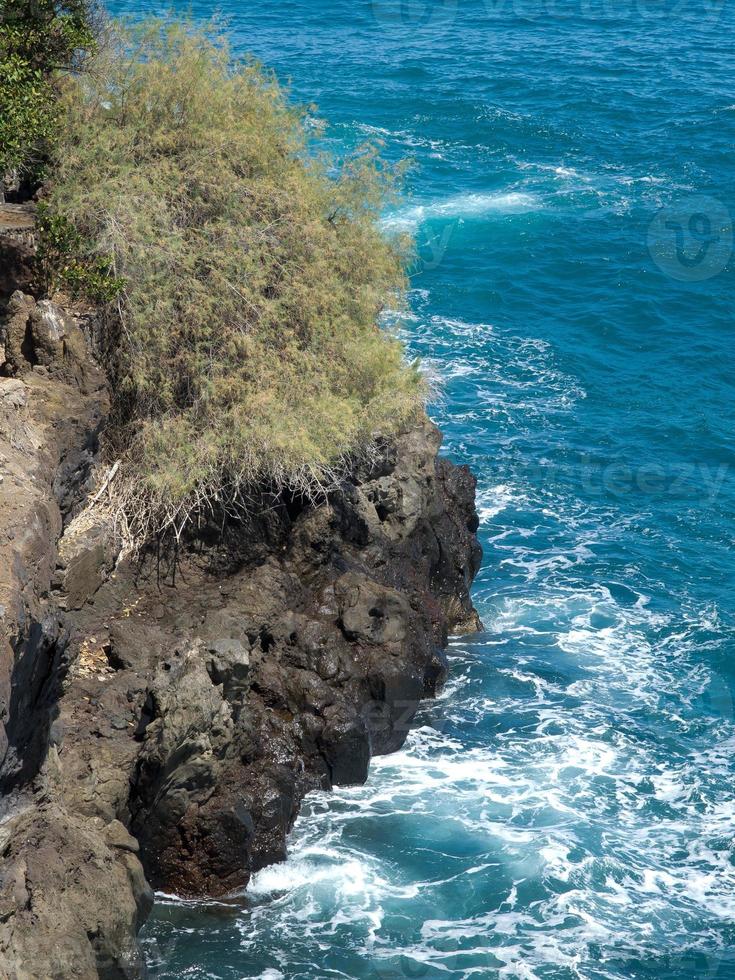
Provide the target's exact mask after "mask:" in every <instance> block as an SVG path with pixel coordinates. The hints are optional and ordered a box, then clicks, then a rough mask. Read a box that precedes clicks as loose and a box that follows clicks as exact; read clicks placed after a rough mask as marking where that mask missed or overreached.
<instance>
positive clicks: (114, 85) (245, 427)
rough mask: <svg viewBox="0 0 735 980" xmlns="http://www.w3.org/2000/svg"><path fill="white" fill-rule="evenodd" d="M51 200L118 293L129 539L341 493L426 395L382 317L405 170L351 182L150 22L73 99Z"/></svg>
mask: <svg viewBox="0 0 735 980" xmlns="http://www.w3.org/2000/svg"><path fill="white" fill-rule="evenodd" d="M66 112H67V115H66V118H65V123H64V127H63V135H62V137H61V140H60V144H59V147H58V167H57V171H56V175H55V179H54V187H53V192H52V194H51V197H50V201H49V206H50V208H51V212H52V213H53V214H55V215H58V216H62V217H63V219H64V221H65V222H68V223H70V224H71V226H73V228H74V229H75V231H76V233H77V234H78V235H79V239H78V243H79V244H80V245H81V243H83V242H87V243H92V244H91V245H89V246H88V248H87V250H86V252H85V253H84V254H80V255H79V261H80V263H81V264H82V265H83V266H85V267H88V266H89V263H90V262H102V263H103V266H102V268H104V269H105V270H107V271H108V272H109V274H110V275H111V276H112V277H114V279H115V281H116V282H118V283H121V284H122V283H124V285H122V289H121V291H120V294H119V296H118V297H117V299H116V301H115V303H114V304H113V305H112V308H111V309H108V313H107V318H106V327H105V331H104V338H103V346H104V348H105V351H106V357H107V360H108V363H109V366H110V371H111V376H112V380H113V391H114V396H115V406H114V418H113V425H112V429H111V437H112V445H113V449H114V453H115V455H116V456H119V457H120V458H121V459H122V460H123V465H122V466H121V469H120V473H121V477H118V479H117V480H116V481H115V484H116V486H117V487H118V490H117V492H118V495H119V497H120V499H121V500H122V501H123V508H124V512H125V515H126V517H127V520H128V522H129V526H130V531H131V535H132V537H133V538H135V539H136V540H138V541H140V540H142V539H144V538H145V537H146V536H148V535H149V534H150V533H151V532H152V531H156V532H160V531H161V530H163V529H165V528H168V527H173V528H174V529H175V530H176V531H177V532H179V531H180V530H181V529H182V528H183V527H184V526H185V525H186V523H187V522H188V521H189V520H190V519H191V518H192V517H194V516H196V515H200V514H201V513H202V511H203V510H206V509H207V508H212V507H214V508H217V507H222V508H238V507H247V499H248V496H249V495H250V494H252V493H255V492H256V491H262V490H264V489H269V490H275V491H279V490H289V491H292V492H296V493H313V492H315V491H317V492H318V491H319V490H320V489H321V490H323V489H325V488H326V487H328V486H329V485H330V484H331V483H332V482H333V481H334V479H335V478H337V477H338V476H339V474H340V472H341V471H343V469H344V467H345V466H346V465H348V462H349V460H350V459H351V458H352V457H353V456H354V454H355V453H360V452H365V451H368V450H369V447H370V446H371V445H372V444H373V442H374V438H375V435H376V433H378V432H380V433H385V434H388V433H390V432H391V431H393V430H395V428H396V427H397V426H400V425H402V424H404V423H405V422H406V421H407V420H409V419H410V418H413V417H415V416H416V415H417V414H418V413H420V412H421V411H422V402H423V386H422V381H421V377H420V374H419V372H418V370H417V368H416V367H415V366H407V365H405V363H404V360H403V351H402V348H401V346H400V344H399V342H398V341H397V339H395V338H394V337H392V336H390V335H388V334H386V333H385V332H383V331H381V329H380V328H379V326H378V322H377V321H378V316H379V314H380V311H381V309H383V307H384V305H385V304H386V302H387V301H388V300H391V301H393V300H395V297H396V294H397V293H400V291H401V290H402V288H403V286H404V277H403V272H402V254H401V251H400V249H399V247H398V245H396V244H395V243H393V244H391V243H389V242H387V241H386V240H385V239H384V238H383V237H382V235H381V233H380V231H379V229H378V227H377V222H376V217H377V214H378V210H379V208H380V207H381V204H382V202H383V201H384V199H385V195H386V193H388V192H389V191H390V184H391V175H390V174H389V173H387V172H386V170H385V169H384V168H382V167H381V166H380V164H379V162H378V160H377V157H376V155H375V153H374V152H373V151H365V152H363V153H362V154H360V155H358V157H357V158H356V159H354V160H352V161H350V162H349V163H348V164H346V165H344V166H343V167H341V168H336V167H335V165H334V163H333V162H332V161H329V160H325V159H323V158H321V157H320V156H318V155H317V154H316V153H315V151H314V148H313V146H312V145H311V144H310V142H309V140H308V138H307V131H308V127H307V124H306V120H305V118H304V116H303V113H301V112H299V111H296V110H294V109H292V108H290V107H289V105H288V103H287V101H286V98H285V96H284V93H283V91H282V90H281V89H280V88H279V87H278V85H277V84H276V81H275V80H274V78H273V77H272V76H270V75H269V74H268V73H266V72H265V71H263V70H262V69H261V68H260V67H258V66H257V65H254V64H251V63H233V60H232V58H231V55H230V52H229V51H228V49H227V46H226V44H225V43H224V42H223V41H222V40H221V39H216V38H215V39H214V40H212V39H209V38H208V37H205V36H204V35H202V34H198V33H196V32H194V31H193V30H192V29H190V28H189V27H188V26H187V25H178V26H177V25H175V24H170V23H164V22H160V21H157V22H153V23H149V24H148V25H146V26H144V27H143V28H140V29H137V30H136V31H134V32H133V33H132V34H125V35H123V36H122V37H119V38H118V39H117V41H115V42H113V43H111V44H110V45H109V46H107V47H106V50H105V54H104V56H100V57H99V58H98V60H97V63H96V64H95V66H94V69H93V70H92V71H90V72H89V73H86V74H85V75H84V76H82V77H81V78H80V79H79V80H78V83H77V84H76V85H75V86H74V87H73V88H72V87H70V88H69V91H68V92H67V98H66Z"/></svg>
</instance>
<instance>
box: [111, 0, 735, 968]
mask: <svg viewBox="0 0 735 980" xmlns="http://www.w3.org/2000/svg"><path fill="white" fill-rule="evenodd" d="M181 6H182V9H183V8H184V5H183V4H182V5H181ZM113 9H114V10H115V11H116V12H119V11H123V10H124V11H128V12H132V13H134V14H138V13H140V12H141V11H143V10H146V9H149V10H150V9H153V6H152V5H149V4H147V3H146V2H142V0H118V2H116V3H115V4H114V5H113ZM212 9H213V8H212V7H211V6H210V5H209V4H206V3H202V2H201V0H194V2H193V12H194V14H195V15H196V16H207V15H208V14H209V13H211V12H212ZM224 11H225V13H226V14H227V16H228V17H229V18H230V30H231V33H232V38H233V41H234V44H235V46H236V48H238V49H241V50H249V51H251V52H254V53H255V54H256V55H257V56H258V57H259V58H261V59H262V60H263V61H264V62H266V63H267V64H269V65H271V66H272V67H274V68H275V69H276V70H277V72H278V74H279V76H280V77H281V78H282V79H283V80H290V81H291V85H292V91H293V94H294V98H296V99H297V100H299V101H303V102H315V103H316V104H317V106H318V109H317V110H315V111H316V112H317V114H318V115H319V116H320V117H321V118H323V119H325V120H327V121H328V122H329V124H330V129H329V134H328V139H329V140H330V141H331V142H332V144H333V147H334V149H335V150H336V151H337V152H342V151H343V150H344V149H347V148H350V147H353V146H355V145H357V144H359V143H360V142H362V141H364V140H366V139H369V140H373V139H380V140H383V141H384V144H385V147H384V152H385V153H386V155H387V156H389V157H391V158H399V157H406V156H409V157H411V158H412V159H413V161H414V166H413V169H412V171H411V173H410V176H409V179H408V186H407V188H406V197H405V200H403V201H402V202H401V204H400V205H399V206H397V207H396V208H395V209H394V210H393V211H391V213H389V214H387V215H386V216H385V224H386V229H387V230H388V231H390V229H391V228H408V229H411V230H413V231H414V232H415V234H416V236H417V239H418V243H419V261H418V262H417V265H416V268H415V269H414V275H413V277H412V285H413V290H412V313H411V315H410V316H409V317H408V318H407V319H406V320H405V321H404V323H403V325H402V327H401V329H402V331H403V334H404V336H405V338H406V341H407V344H408V346H409V348H410V350H411V351H412V352H413V353H418V354H420V355H421V356H422V358H423V359H424V363H425V365H426V366H427V368H428V369H430V370H431V371H432V373H433V374H434V375H435V376H436V377H437V379H438V381H439V382H440V384H441V386H442V393H441V397H440V398H439V399H437V402H436V403H435V404H434V405H433V407H432V414H433V415H434V417H435V418H436V419H437V421H438V422H439V423H440V424H441V426H442V428H443V430H444V432H445V434H446V443H445V447H446V451H447V452H448V453H449V454H450V455H451V456H452V457H453V458H455V459H457V460H460V461H463V462H468V463H470V464H471V465H472V467H473V469H474V470H475V472H476V473H477V475H478V478H479V509H480V512H481V518H482V524H481V536H482V542H483V545H484V548H485V564H484V568H483V571H482V572H481V574H480V577H479V579H478V582H477V586H476V590H475V596H476V603H477V605H478V608H479V610H480V612H481V614H482V617H483V619H484V622H485V624H486V627H487V632H486V633H485V634H482V635H480V636H478V637H471V638H466V639H462V640H457V641H454V642H453V644H452V647H451V651H450V653H451V661H452V677H451V680H450V682H449V684H448V687H447V689H446V691H445V693H444V695H443V697H442V699H441V700H440V701H439V702H438V703H437V704H436V705H432V706H427V708H426V709H425V711H424V712H423V715H422V717H421V723H422V724H421V727H419V728H417V730H416V731H415V732H413V733H412V735H411V736H410V738H409V740H408V743H407V746H406V748H405V750H404V751H403V752H401V753H399V754H397V755H394V756H391V757H388V758H383V759H378V760H376V761H375V764H374V766H373V771H372V776H371V779H370V782H369V784H368V785H367V786H365V787H362V788H357V789H343V790H340V791H338V792H336V793H335V794H333V795H331V796H327V795H324V796H318V797H315V798H312V799H311V800H309V801H308V802H307V804H306V806H305V807H304V812H303V816H302V817H301V818H300V820H299V822H298V824H297V826H296V829H295V831H294V834H293V839H292V843H291V857H290V859H289V861H288V862H287V863H286V864H284V865H281V866H279V867H274V868H270V869H266V870H265V871H263V872H261V873H260V874H258V875H257V876H256V877H255V879H254V881H253V883H252V884H251V886H250V888H249V889H248V891H247V893H246V894H245V895H244V896H243V897H241V898H239V899H236V900H234V901H233V902H231V903H224V904H212V905H209V906H192V905H186V904H183V903H177V902H175V901H171V902H163V903H161V904H160V906H159V907H158V908H157V911H156V913H155V915H154V917H153V920H152V922H151V924H150V925H149V926H148V927H147V929H146V936H147V940H146V941H147V943H148V949H149V953H150V956H151V962H152V964H153V970H154V974H155V975H159V976H162V977H167V978H174V977H176V978H178V977H190V978H205V977H207V978H218V980H219V978H222V980H224V978H228V980H229V978H245V977H248V978H261V980H322V978H354V980H363V978H370V980H372V978H376V980H400V978H403V977H409V978H414V977H421V978H427V980H435V978H436V980H440V978H443V980H460V978H476V977H479V978H495V977H498V978H500V977H502V978H524V980H536V978H539V980H540V978H548V980H567V978H570V980H571V978H583V980H619V978H667V980H688V978H692V977H695V978H699V977H702V978H711V977H717V978H735V946H733V942H734V941H735V918H734V917H735V860H734V858H733V820H734V817H735V804H734V802H733V797H734V796H735V773H734V771H733V770H734V768H735V763H734V760H733V756H734V750H735V724H734V718H733V714H734V713H733V696H732V691H733V684H734V681H735V662H734V661H733V655H734V653H735V642H734V639H735V616H734V614H733V600H734V599H735V589H734V588H733V586H734V585H735V582H734V578H735V576H734V574H733V558H732V548H733V539H734V538H735V523H734V518H735V448H734V446H733V411H734V406H735V398H734V395H735V390H734V388H735V371H734V368H735V360H734V357H733V355H734V354H735V329H734V328H735V323H734V322H733V310H732V304H733V299H734V293H735V291H734V290H733V271H734V269H735V260H734V259H733V255H732V226H731V220H732V215H733V212H735V201H734V200H733V175H734V172H735V166H734V164H733V137H734V135H735V14H734V6H733V0H729V2H724V0H710V2H706V0H688V2H686V3H684V2H679V0H616V2H613V0H576V2H575V0H457V2H455V0H445V2H441V0H434V2H422V0H404V2H403V3H401V2H399V0H374V2H369V0H284V2H280V3H276V2H274V0H249V2H247V0H240V2H236V0H231V2H230V3H227V4H226V5H225V7H224Z"/></svg>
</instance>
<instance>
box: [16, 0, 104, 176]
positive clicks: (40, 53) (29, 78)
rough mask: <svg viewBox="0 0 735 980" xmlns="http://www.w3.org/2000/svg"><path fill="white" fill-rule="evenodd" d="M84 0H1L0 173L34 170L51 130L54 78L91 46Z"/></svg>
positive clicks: (73, 65) (87, 7) (86, 0)
mask: <svg viewBox="0 0 735 980" xmlns="http://www.w3.org/2000/svg"><path fill="white" fill-rule="evenodd" d="M93 13H94V12H93V9H92V7H91V5H90V2H89V0H1V2H0V177H2V175H3V174H5V173H7V172H9V171H11V170H19V171H21V172H29V171H31V172H32V171H34V170H36V169H38V168H39V166H40V165H41V164H42V162H43V160H44V158H45V155H46V150H47V147H48V143H49V141H50V140H51V138H52V137H53V136H54V134H55V132H56V127H57V125H58V122H59V118H60V117H59V110H58V106H57V100H56V84H55V82H56V79H57V77H58V76H59V74H60V73H64V72H68V71H74V70H76V69H78V68H79V67H81V65H82V64H83V62H84V59H85V57H86V56H87V53H88V52H90V51H92V50H93V49H94V46H95V37H94V29H93V26H92V22H93V20H94V15H93Z"/></svg>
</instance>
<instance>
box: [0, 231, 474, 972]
mask: <svg viewBox="0 0 735 980" xmlns="http://www.w3.org/2000/svg"><path fill="white" fill-rule="evenodd" d="M20 255H21V258H22V259H23V261H25V251H24V250H23V249H21V250H20ZM5 277H6V278H9V274H8V273H7V271H6V273H5ZM6 292H7V291H6ZM2 323H3V326H2V327H1V328H0V480H1V482H0V549H1V555H2V558H1V560H0V623H1V624H2V635H1V636H0V698H1V699H2V723H3V724H2V731H1V732H0V739H2V741H1V742H0V760H1V764H0V780H1V782H2V794H3V795H2V807H3V809H2V818H3V819H2V824H0V850H1V852H2V868H1V870H0V975H2V976H8V977H13V978H16V977H17V978H25V977H28V978H35V977H38V978H41V977H43V978H56V977H59V978H61V977H63V978H68V977H83V978H86V977H97V976H101V977H110V978H112V977H137V976H142V975H144V972H145V966H144V963H143V961H142V959H141V956H140V952H139V949H138V946H137V943H136V938H135V937H136V934H137V931H138V929H139V928H140V925H141V924H142V922H143V921H144V920H145V917H146V915H147V914H148V912H149V910H150V907H151V903H152V896H153V893H152V890H151V889H152V888H162V889H165V890H168V891H175V892H178V893H180V894H184V895H191V896H197V895H221V894H224V893H226V892H229V891H231V890H233V889H235V888H238V887H241V886H243V885H245V884H246V883H247V881H248V878H249V876H250V874H251V873H252V872H253V871H255V870H257V869H258V868H260V867H262V866H264V865H266V864H268V863H270V862H274V861H279V860H281V859H283V857H284V856H285V853H286V839H287V835H288V832H289V829H290V828H291V826H292V824H293V821H294V819H295V817H296V815H297V813H298V809H299V804H300V802H301V800H302V799H303V797H304V794H305V793H307V792H309V790H311V789H314V788H317V787H320V788H329V787H330V786H332V785H334V784H348V783H359V782H361V781H363V780H364V779H365V777H366V774H367V770H368V765H369V761H370V757H371V755H372V754H374V753H383V752H390V751H392V750H395V749H396V748H398V747H399V746H400V745H401V744H402V742H403V740H404V739H405V737H406V734H407V732H408V730H409V728H410V725H411V721H412V719H413V716H414V713H415V711H416V710H417V707H418V704H419V702H420V701H421V699H423V698H425V697H430V696H431V695H432V694H433V693H434V692H435V690H436V688H437V685H438V684H439V683H440V682H441V680H442V678H443V675H444V672H445V662H444V657H443V654H442V652H441V650H442V647H443V645H444V644H445V641H446V638H447V634H448V632H449V631H462V630H464V631H469V630H474V629H476V628H477V627H478V626H479V623H478V620H477V616H476V613H475V612H474V609H473V607H472V604H471V601H470V597H469V588H470V585H471V582H472V579H473V577H474V575H475V572H476V571H477V568H478V565H479V560H480V549H479V546H478V544H477V540H476V537H475V530H476V527H477V518H476V514H475V508H474V489H475V483H474V479H473V477H472V475H471V474H470V472H469V471H468V470H467V469H466V468H465V467H456V466H454V465H452V464H451V463H450V462H448V461H447V460H445V459H441V458H439V457H438V456H437V452H438V450H439V446H440V441H441V440H440V436H439V434H438V432H437V430H436V429H435V428H434V426H433V425H431V424H430V423H429V422H428V421H426V422H425V423H423V424H421V425H419V426H417V427H415V428H414V429H412V430H411V431H407V432H405V433H403V434H402V435H401V436H400V437H398V438H397V439H394V440H392V441H390V442H386V443H384V444H381V445H380V446H379V447H378V450H379V451H378V452H377V454H376V458H375V460H374V462H372V463H371V464H370V465H369V466H368V465H365V466H363V467H362V468H356V470H355V472H354V474H353V478H352V479H351V481H350V482H349V483H348V484H346V485H345V486H344V487H343V488H342V489H341V490H340V491H339V492H337V493H335V494H333V495H332V496H331V497H330V499H328V500H324V501H323V502H321V503H320V504H307V503H305V502H304V501H299V500H287V501H284V500H270V501H268V500H264V501H263V505H262V507H261V509H260V511H259V516H258V518H257V520H253V521H251V522H250V523H244V522H236V521H229V522H226V521H222V522H220V523H218V524H216V525H214V524H213V525H212V526H206V527H202V528H200V529H199V531H198V532H197V534H196V535H195V536H194V537H192V538H191V540H189V541H187V542H186V543H185V544H183V545H182V546H181V548H180V549H179V551H178V553H177V554H176V555H175V556H172V555H171V553H170V552H165V551H164V552H160V553H158V554H149V555H147V556H146V557H145V559H144V560H142V561H138V562H136V563H134V564H133V563H131V562H128V561H122V562H118V561H117V556H116V549H115V542H114V535H113V534H112V530H111V528H110V527H109V525H108V524H107V523H106V522H105V521H104V520H102V519H101V518H99V517H95V516H94V515H93V514H91V513H90V511H89V509H85V504H86V503H87V502H88V500H89V496H90V493H91V491H92V487H93V486H94V483H95V479H98V473H97V471H96V467H97V465H98V463H97V456H98V449H99V438H100V434H101V432H102V430H103V427H104V420H105V416H106V412H107V390H106V385H105V380H104V377H103V375H102V373H101V371H100V370H99V368H98V367H97V366H96V365H95V363H94V361H93V359H92V358H91V356H90V354H89V353H88V350H87V345H86V342H85V334H86V333H87V332H88V331H87V329H86V328H87V324H86V323H85V321H84V318H80V317H79V316H73V315H71V314H70V313H69V312H68V311H64V310H61V309H59V308H58V307H55V306H54V305H53V304H51V303H48V302H36V301H35V300H34V299H33V298H32V297H31V296H30V295H26V294H23V293H21V292H17V291H16V292H15V293H13V294H12V297H11V298H10V299H9V301H8V302H7V304H6V310H5V316H4V319H3V321H2Z"/></svg>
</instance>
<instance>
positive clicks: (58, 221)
mask: <svg viewBox="0 0 735 980" xmlns="http://www.w3.org/2000/svg"><path fill="white" fill-rule="evenodd" d="M38 237H39V246H38V250H37V254H36V260H37V263H38V267H39V272H40V276H41V281H42V282H43V283H44V284H45V288H46V290H47V291H48V292H54V291H56V290H57V289H63V290H65V291H66V292H68V293H69V294H70V295H71V296H72V297H73V298H75V297H77V296H84V297H86V298H88V299H90V300H92V302H93V303H99V304H105V303H111V302H112V301H113V300H114V299H116V298H117V297H118V296H119V294H120V293H121V291H122V289H123V287H124V286H125V280H124V279H122V277H120V276H115V275H114V274H113V271H112V268H111V265H110V262H109V260H107V259H105V258H102V257H100V256H94V255H92V256H91V257H89V258H86V259H85V258H80V256H83V255H84V252H85V248H84V242H83V240H82V236H81V235H80V234H79V232H78V231H77V229H76V228H75V227H74V226H73V225H72V224H71V222H70V221H69V219H68V218H66V217H64V216H63V215H59V214H54V213H53V212H52V211H51V209H50V207H49V205H48V203H46V202H45V201H42V202H41V203H40V204H39V205H38Z"/></svg>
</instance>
